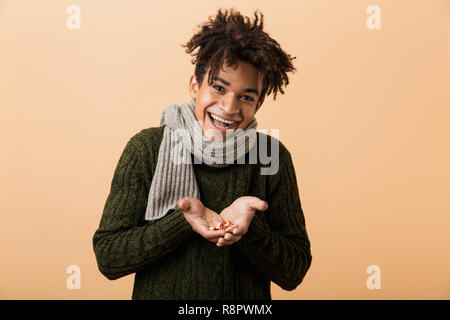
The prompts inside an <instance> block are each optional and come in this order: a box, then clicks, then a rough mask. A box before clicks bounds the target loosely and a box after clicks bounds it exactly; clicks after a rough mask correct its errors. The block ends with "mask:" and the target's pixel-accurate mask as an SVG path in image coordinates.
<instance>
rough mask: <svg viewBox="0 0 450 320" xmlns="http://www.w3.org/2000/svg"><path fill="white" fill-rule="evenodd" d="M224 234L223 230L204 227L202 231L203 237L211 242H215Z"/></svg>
mask: <svg viewBox="0 0 450 320" xmlns="http://www.w3.org/2000/svg"><path fill="white" fill-rule="evenodd" d="M224 235H225V232H224V231H223V230H209V229H206V230H204V231H203V232H202V236H203V238H205V239H207V240H209V241H211V242H217V239H218V238H220V237H223V236H224Z"/></svg>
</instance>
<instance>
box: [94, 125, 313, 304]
mask: <svg viewBox="0 0 450 320" xmlns="http://www.w3.org/2000/svg"><path fill="white" fill-rule="evenodd" d="M163 129H164V127H156V128H147V129H144V130H141V131H140V132H139V133H137V134H135V135H134V136H133V137H132V138H131V139H130V140H129V141H128V143H127V144H126V146H125V148H124V150H123V152H122V155H121V157H120V159H119V162H118V164H117V166H116V169H115V171H114V176H113V179H112V183H111V190H110V193H109V196H108V197H107V200H106V204H105V206H104V210H103V215H102V217H101V221H100V225H99V228H98V229H97V230H96V232H95V234H94V236H93V246H94V253H95V257H96V259H97V264H98V267H99V270H100V272H101V273H102V274H103V275H104V276H106V277H107V278H108V279H110V280H114V279H118V278H120V277H123V276H126V275H129V274H132V273H135V281H134V288H133V293H132V299H233V300H235V299H258V300H267V299H271V294H270V282H271V281H273V282H274V283H276V284H277V285H279V286H280V287H281V288H283V289H285V290H293V289H295V288H296V287H297V286H298V285H299V284H300V283H301V282H302V280H303V278H304V277H305V274H306V272H307V271H308V269H309V267H310V265H311V260H312V256H311V251H310V242H309V238H308V235H307V232H306V226H305V219H304V216H303V211H302V208H301V204H300V197H299V191H298V186H297V180H296V176H295V171H294V167H293V163H292V159H291V155H290V153H289V151H288V150H287V149H286V147H285V146H284V145H283V144H282V143H281V142H279V170H278V172H277V173H276V174H274V175H261V174H260V168H261V167H262V166H266V167H268V166H269V165H270V164H269V165H263V164H261V163H259V160H258V163H257V164H249V161H248V159H246V164H237V163H235V164H232V165H231V166H229V167H226V168H213V167H209V166H207V165H206V164H194V171H195V176H196V179H197V183H198V186H199V189H200V196H201V201H202V202H203V204H204V205H205V206H206V207H208V208H210V209H212V210H214V211H215V212H217V213H220V212H221V211H222V210H223V209H224V208H225V207H227V206H229V205H230V204H231V203H232V202H233V201H234V200H235V199H237V198H239V197H241V196H256V197H259V198H260V199H262V200H265V201H267V203H268V204H269V208H268V210H266V211H264V212H259V211H257V212H256V213H255V216H254V218H253V220H252V222H251V224H250V226H249V229H248V232H247V234H245V235H244V236H243V237H242V239H241V240H240V241H238V242H236V243H234V244H232V245H229V246H223V247H217V246H216V245H215V244H214V243H212V242H210V241H208V240H206V239H204V238H203V237H201V236H200V235H199V234H197V233H195V232H194V231H193V229H192V227H191V226H190V225H189V223H188V222H187V221H186V219H185V217H184V215H183V213H182V211H180V210H179V209H176V210H172V211H171V212H169V213H168V214H167V215H166V216H164V217H163V218H161V219H159V220H155V221H147V220H145V219H144V215H145V209H146V206H147V199H148V193H149V188H150V185H151V181H152V175H153V172H154V171H155V168H156V162H157V159H158V150H159V145H160V144H161V141H162V137H163ZM257 135H258V141H259V139H260V137H261V136H262V135H263V134H262V133H257ZM270 139H275V138H273V137H270V136H268V137H267V139H266V141H267V149H268V150H269V151H268V153H267V154H270V152H271V151H270V147H271V144H270ZM258 158H259V157H258Z"/></svg>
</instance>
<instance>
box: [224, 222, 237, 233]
mask: <svg viewBox="0 0 450 320" xmlns="http://www.w3.org/2000/svg"><path fill="white" fill-rule="evenodd" d="M238 227H239V226H238V225H237V224H233V225H230V226H228V227H226V228H225V229H224V231H225V232H232V231H233V229H235V228H238Z"/></svg>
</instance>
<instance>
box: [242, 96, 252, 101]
mask: <svg viewBox="0 0 450 320" xmlns="http://www.w3.org/2000/svg"><path fill="white" fill-rule="evenodd" d="M243 97H247V98H248V99H245V100H248V101H253V98H252V97H249V96H243Z"/></svg>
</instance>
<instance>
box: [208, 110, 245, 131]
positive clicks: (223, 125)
mask: <svg viewBox="0 0 450 320" xmlns="http://www.w3.org/2000/svg"><path fill="white" fill-rule="evenodd" d="M207 113H208V118H209V121H210V122H211V124H212V125H213V126H214V127H215V128H217V129H219V130H220V131H224V130H226V129H234V128H236V127H237V125H238V124H239V122H237V121H229V120H225V119H222V118H220V117H218V116H216V115H213V114H212V113H210V112H207Z"/></svg>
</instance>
